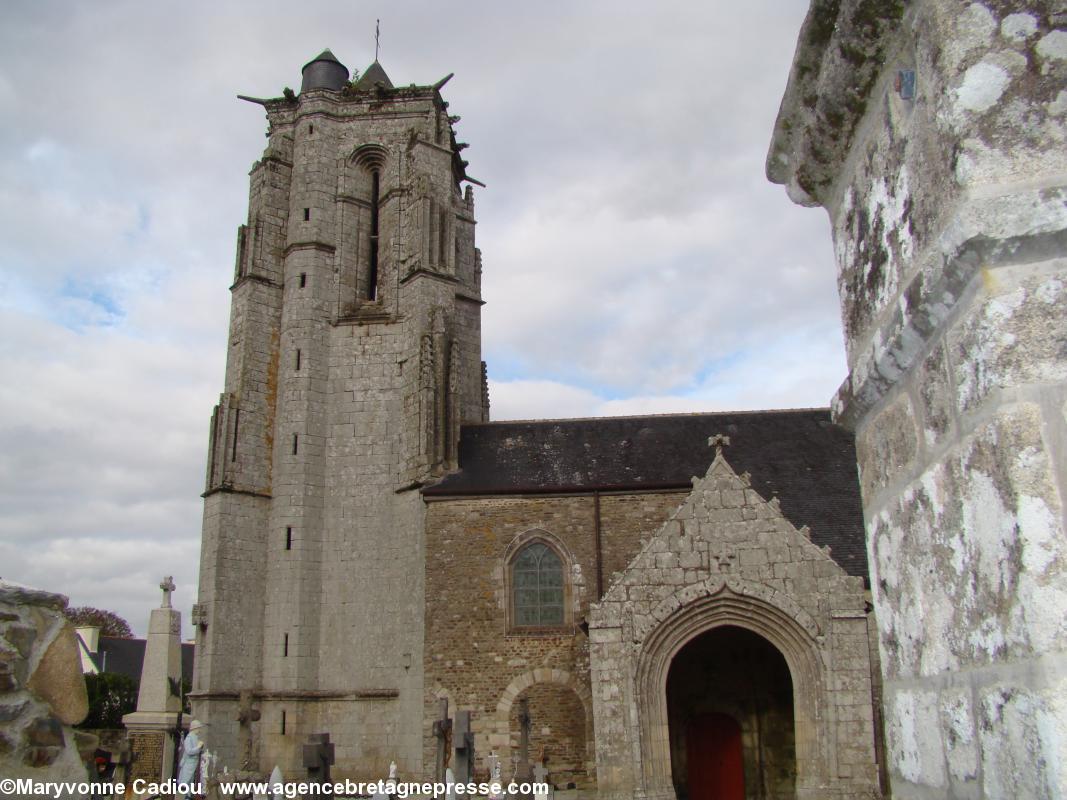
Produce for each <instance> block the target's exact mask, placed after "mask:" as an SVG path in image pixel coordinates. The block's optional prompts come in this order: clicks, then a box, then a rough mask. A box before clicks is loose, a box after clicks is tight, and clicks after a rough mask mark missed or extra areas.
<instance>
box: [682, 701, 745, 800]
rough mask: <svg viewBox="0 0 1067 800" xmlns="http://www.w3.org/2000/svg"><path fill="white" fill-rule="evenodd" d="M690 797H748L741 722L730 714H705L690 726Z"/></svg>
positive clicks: (711, 799) (717, 799)
mask: <svg viewBox="0 0 1067 800" xmlns="http://www.w3.org/2000/svg"><path fill="white" fill-rule="evenodd" d="M685 741H686V746H685V749H686V761H687V762H688V765H689V775H688V780H689V800H745V766H744V760H743V758H742V755H741V726H740V725H738V724H737V721H736V720H734V718H733V717H729V716H727V715H726V714H701V715H700V716H699V717H694V718H693V719H692V720H690V722H689V726H688V727H687V728H686V735H685Z"/></svg>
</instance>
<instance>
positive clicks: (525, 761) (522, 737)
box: [515, 697, 532, 781]
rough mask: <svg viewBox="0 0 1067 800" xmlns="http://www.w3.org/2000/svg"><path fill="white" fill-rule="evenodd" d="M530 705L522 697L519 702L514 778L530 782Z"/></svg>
mask: <svg viewBox="0 0 1067 800" xmlns="http://www.w3.org/2000/svg"><path fill="white" fill-rule="evenodd" d="M531 724H532V720H531V719H530V704H529V702H528V701H527V700H526V698H525V697H524V698H523V699H522V700H520V701H519V766H518V769H517V770H516V772H515V777H516V778H517V779H518V780H519V781H529V780H530V775H531V773H530V728H531Z"/></svg>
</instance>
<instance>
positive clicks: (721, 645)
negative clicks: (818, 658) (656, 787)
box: [666, 625, 797, 800]
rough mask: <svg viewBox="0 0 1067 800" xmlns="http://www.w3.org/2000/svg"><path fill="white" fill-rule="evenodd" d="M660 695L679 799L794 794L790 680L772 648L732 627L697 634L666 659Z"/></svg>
mask: <svg viewBox="0 0 1067 800" xmlns="http://www.w3.org/2000/svg"><path fill="white" fill-rule="evenodd" d="M666 691H667V719H668V729H669V737H670V758H671V772H672V776H673V783H674V788H675V791H676V792H677V796H678V797H679V799H680V800H757V798H758V800H786V799H787V798H790V799H791V798H794V797H795V796H796V777H797V759H796V741H795V721H794V712H793V681H792V678H791V676H790V672H789V666H788V665H787V663H786V661H785V658H784V657H783V656H782V654H781V653H780V652H779V651H778V649H777V648H775V647H774V645H772V644H771V643H770V642H768V641H767V640H766V639H764V638H763V637H762V636H760V635H758V634H756V633H753V632H752V631H749V630H745V629H743V628H739V627H735V626H731V625H725V626H721V627H718V628H714V629H712V630H709V631H706V632H704V633H701V634H699V635H697V636H695V637H694V638H693V639H691V640H690V641H689V642H687V643H686V644H685V646H684V647H682V648H681V649H680V650H679V651H678V652H677V654H676V655H675V656H674V658H673V659H672V660H671V664H670V669H669V671H668V675H667V686H666Z"/></svg>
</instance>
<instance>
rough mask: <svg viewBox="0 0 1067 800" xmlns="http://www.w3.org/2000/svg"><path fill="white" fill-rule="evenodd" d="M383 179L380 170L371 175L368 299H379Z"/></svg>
mask: <svg viewBox="0 0 1067 800" xmlns="http://www.w3.org/2000/svg"><path fill="white" fill-rule="evenodd" d="M380 188H381V177H380V175H379V173H378V170H375V171H374V172H372V173H371V189H370V269H369V274H368V275H367V299H368V300H376V299H377V297H378V211H379V208H378V192H379V190H380Z"/></svg>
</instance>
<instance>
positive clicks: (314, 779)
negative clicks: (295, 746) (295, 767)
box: [304, 733, 334, 797]
mask: <svg viewBox="0 0 1067 800" xmlns="http://www.w3.org/2000/svg"><path fill="white" fill-rule="evenodd" d="M333 762H334V746H333V742H331V741H330V734H328V733H312V734H310V735H309V736H308V740H307V744H305V745H304V768H305V769H306V770H307V779H308V781H309V782H310V783H330V765H331V764H333ZM322 796H323V797H325V796H328V795H322Z"/></svg>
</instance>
